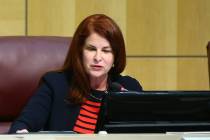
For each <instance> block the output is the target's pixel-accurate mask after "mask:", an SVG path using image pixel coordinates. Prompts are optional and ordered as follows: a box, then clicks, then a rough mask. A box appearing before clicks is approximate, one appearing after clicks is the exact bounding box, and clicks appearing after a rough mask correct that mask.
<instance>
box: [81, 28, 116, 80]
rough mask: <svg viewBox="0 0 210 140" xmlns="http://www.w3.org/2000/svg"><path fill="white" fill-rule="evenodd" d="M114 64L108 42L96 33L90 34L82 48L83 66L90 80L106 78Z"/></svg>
mask: <svg viewBox="0 0 210 140" xmlns="http://www.w3.org/2000/svg"><path fill="white" fill-rule="evenodd" d="M113 63H114V55H113V52H112V47H111V46H110V43H109V41H108V40H107V39H106V38H104V37H101V36H100V35H99V34H97V33H94V32H93V33H91V34H90V36H89V37H88V38H87V39H86V41H85V45H84V47H83V64H84V67H85V71H86V72H87V74H88V75H89V77H90V79H94V78H106V77H107V76H108V72H109V70H110V69H111V67H112V65H113Z"/></svg>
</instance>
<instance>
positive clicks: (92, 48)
mask: <svg viewBox="0 0 210 140" xmlns="http://www.w3.org/2000/svg"><path fill="white" fill-rule="evenodd" d="M86 50H89V51H95V50H96V49H95V48H94V47H86Z"/></svg>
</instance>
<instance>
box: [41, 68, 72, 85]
mask: <svg viewBox="0 0 210 140" xmlns="http://www.w3.org/2000/svg"><path fill="white" fill-rule="evenodd" d="M41 80H44V81H47V82H50V83H59V82H67V81H69V74H67V73H66V72H62V71H50V72H47V73H45V74H44V75H43V76H42V78H41Z"/></svg>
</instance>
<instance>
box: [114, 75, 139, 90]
mask: <svg viewBox="0 0 210 140" xmlns="http://www.w3.org/2000/svg"><path fill="white" fill-rule="evenodd" d="M113 82H117V83H119V84H121V85H122V86H123V87H124V88H126V89H127V90H132V91H142V90H143V89H142V86H141V84H140V82H139V81H138V80H137V79H135V78H134V77H131V76H129V75H125V76H123V75H118V76H116V77H115V78H114V81H113Z"/></svg>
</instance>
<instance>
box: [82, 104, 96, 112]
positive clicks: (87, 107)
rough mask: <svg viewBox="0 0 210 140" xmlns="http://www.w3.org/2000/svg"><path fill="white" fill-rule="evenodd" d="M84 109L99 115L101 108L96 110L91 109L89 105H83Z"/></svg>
mask: <svg viewBox="0 0 210 140" xmlns="http://www.w3.org/2000/svg"><path fill="white" fill-rule="evenodd" d="M82 108H84V109H86V110H88V111H90V112H94V113H98V112H99V109H100V108H95V107H91V106H88V105H82Z"/></svg>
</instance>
